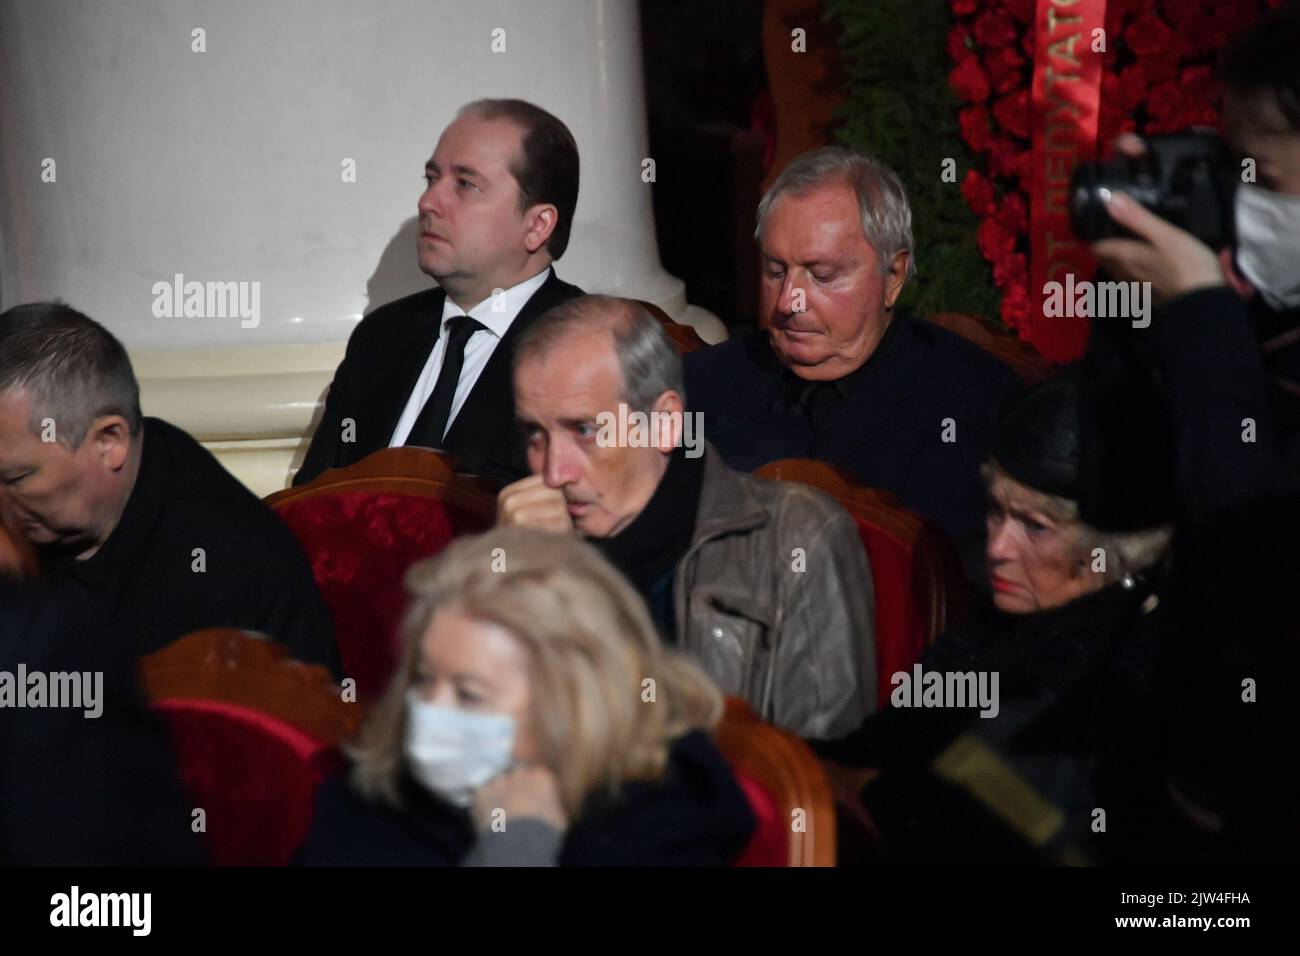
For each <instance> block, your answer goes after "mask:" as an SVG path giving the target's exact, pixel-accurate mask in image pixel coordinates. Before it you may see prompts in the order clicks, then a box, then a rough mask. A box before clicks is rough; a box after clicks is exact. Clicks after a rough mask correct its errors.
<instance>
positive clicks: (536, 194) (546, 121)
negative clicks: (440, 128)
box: [461, 100, 578, 259]
mask: <svg viewBox="0 0 1300 956" xmlns="http://www.w3.org/2000/svg"><path fill="white" fill-rule="evenodd" d="M470 111H473V112H474V113H476V114H477V115H478V116H480V117H482V118H483V119H488V120H494V119H507V120H510V121H511V122H512V123H514V124H515V125H517V126H519V127H520V128H521V129H522V130H523V131H524V144H523V155H522V156H520V157H519V158H518V160H517V161H516V162H514V163H512V164H511V166H510V174H511V175H512V176H514V177H515V181H516V182H518V183H519V211H520V212H521V213H522V212H523V211H525V210H526V209H528V208H529V207H530V206H535V205H536V204H537V203H550V204H551V205H553V206H554V207H555V208H556V210H558V212H559V215H558V216H557V217H556V223H555V230H554V231H553V232H552V233H551V237H550V238H549V239H548V240H547V241H546V248H547V249H548V250H549V251H550V253H551V258H552V259H558V258H560V256H562V255H564V250H565V249H567V248H568V246H569V232H570V230H571V229H572V228H573V214H574V211H575V210H576V209H577V208H578V144H577V143H576V142H575V141H574V139H573V134H572V133H571V132H569V127H567V126H565V125H564V123H562V122H561V121H560V120H559V119H558V118H557V117H555V116H553V115H552V114H550V113H548V112H546V110H544V109H542V108H541V107H540V106H535V105H533V104H532V103H529V102H528V101H527V100H475V101H474V102H473V103H470V104H468V105H467V106H465V108H464V109H462V110H461V114H462V115H463V114H465V113H467V112H470Z"/></svg>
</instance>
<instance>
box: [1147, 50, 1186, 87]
mask: <svg viewBox="0 0 1300 956" xmlns="http://www.w3.org/2000/svg"><path fill="white" fill-rule="evenodd" d="M1142 69H1143V72H1145V73H1146V77H1147V85H1148V86H1156V85H1158V84H1160V83H1169V82H1171V81H1173V80H1174V79H1176V78H1177V77H1178V55H1177V54H1176V53H1174V52H1172V51H1170V52H1162V53H1161V54H1160V55H1159V56H1149V57H1147V58H1146V59H1144V60H1143V61H1142ZM1148 95H1149V94H1148Z"/></svg>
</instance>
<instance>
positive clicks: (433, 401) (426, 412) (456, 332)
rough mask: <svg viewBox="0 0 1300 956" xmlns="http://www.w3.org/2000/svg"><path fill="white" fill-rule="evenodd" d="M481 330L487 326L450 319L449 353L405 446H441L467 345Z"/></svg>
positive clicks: (461, 318) (463, 317)
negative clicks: (470, 338) (472, 336)
mask: <svg viewBox="0 0 1300 956" xmlns="http://www.w3.org/2000/svg"><path fill="white" fill-rule="evenodd" d="M480 329H481V330H483V331H484V332H486V331H487V326H485V325H483V324H482V323H480V322H478V321H477V320H476V319H471V318H470V317H469V316H468V315H458V316H456V317H455V318H454V319H448V320H447V350H446V351H445V352H443V353H442V370H441V371H439V372H438V382H437V384H436V385H434V386H433V393H432V394H431V395H430V396H429V399H428V401H426V402H425V403H424V408H422V409H420V417H419V418H417V419H416V420H415V424H414V425H412V426H411V433H410V434H409V435H407V436H406V444H408V445H419V446H420V447H421V448H441V447H442V437H443V432H445V431H446V430H447V419H448V418H450V417H451V400H452V399H453V398H455V397H456V383H457V382H459V381H460V370H461V369H462V368H464V367H465V343H466V342H468V341H469V337H470V336H471V335H473V334H474V333H475V332H478V331H479V330H480Z"/></svg>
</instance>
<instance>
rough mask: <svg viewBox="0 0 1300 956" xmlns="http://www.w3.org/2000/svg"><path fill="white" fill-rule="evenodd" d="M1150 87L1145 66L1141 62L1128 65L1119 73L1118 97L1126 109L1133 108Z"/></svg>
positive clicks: (1144, 96) (1142, 98)
mask: <svg viewBox="0 0 1300 956" xmlns="http://www.w3.org/2000/svg"><path fill="white" fill-rule="evenodd" d="M1149 88H1150V84H1149V81H1148V80H1147V71H1146V68H1145V67H1144V66H1143V65H1142V64H1141V63H1134V64H1132V65H1130V66H1129V67H1128V68H1127V69H1125V70H1124V72H1122V73H1120V75H1119V97H1120V99H1121V101H1122V102H1123V104H1124V107H1125V108H1126V109H1133V108H1134V107H1135V106H1138V105H1140V104H1141V103H1142V101H1143V100H1145V99H1146V98H1147V90H1148V89H1149Z"/></svg>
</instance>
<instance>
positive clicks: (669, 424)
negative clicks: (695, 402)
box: [651, 389, 685, 455]
mask: <svg viewBox="0 0 1300 956" xmlns="http://www.w3.org/2000/svg"><path fill="white" fill-rule="evenodd" d="M684 408H685V406H683V405H682V397H681V396H680V395H678V394H677V393H676V392H674V391H673V390H672V389H669V390H668V391H666V392H664V393H663V394H662V395H660V396H659V397H658V398H657V399H655V403H654V407H653V408H652V409H651V410H652V411H653V412H655V413H656V414H657V415H658V416H659V422H660V427H659V430H658V431H657V432H655V433H654V436H653V437H654V439H655V441H654V445H655V447H656V448H658V449H659V451H660V452H661V453H663V454H665V455H671V454H672V452H673V449H674V448H676V447H677V446H678V445H680V444H681V443H682V412H683V410H684Z"/></svg>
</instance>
